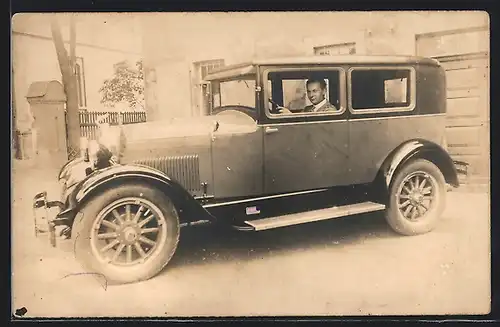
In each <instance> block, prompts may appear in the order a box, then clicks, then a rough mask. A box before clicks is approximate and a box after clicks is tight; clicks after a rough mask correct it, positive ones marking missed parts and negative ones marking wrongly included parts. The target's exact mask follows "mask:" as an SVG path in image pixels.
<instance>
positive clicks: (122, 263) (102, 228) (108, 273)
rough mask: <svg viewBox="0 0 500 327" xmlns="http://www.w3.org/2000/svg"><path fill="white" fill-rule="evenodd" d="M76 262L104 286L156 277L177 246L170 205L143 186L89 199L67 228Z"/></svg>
mask: <svg viewBox="0 0 500 327" xmlns="http://www.w3.org/2000/svg"><path fill="white" fill-rule="evenodd" d="M72 238H73V242H74V250H75V256H76V258H77V259H78V260H79V261H80V262H81V263H82V264H83V266H84V267H85V268H86V269H88V270H87V272H90V273H96V274H99V275H101V276H103V277H104V278H105V279H106V281H107V283H112V284H114V283H118V284H121V283H131V282H137V281H141V280H147V279H149V278H151V277H153V276H155V275H156V274H158V273H159V272H160V271H161V270H162V269H163V268H164V267H165V266H166V265H167V263H168V262H169V261H170V259H171V257H172V256H173V254H174V252H175V250H176V248H177V243H178V240H179V217H178V214H177V211H176V209H175V207H174V205H173V203H172V202H171V200H170V199H169V198H168V197H167V196H166V195H165V194H163V193H162V192H160V191H159V190H157V189H154V188H152V187H150V186H148V185H142V184H129V183H127V184H123V185H120V186H118V187H114V188H110V189H107V190H105V191H104V192H102V193H101V194H99V195H97V196H96V197H94V198H92V199H91V200H90V201H88V202H87V203H86V205H85V206H84V207H83V208H82V209H81V211H80V213H79V216H78V217H77V218H76V220H75V222H74V225H73V235H72Z"/></svg>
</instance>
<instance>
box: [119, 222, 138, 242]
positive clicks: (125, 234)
mask: <svg viewBox="0 0 500 327" xmlns="http://www.w3.org/2000/svg"><path fill="white" fill-rule="evenodd" d="M139 236H140V230H139V228H138V227H136V226H125V227H123V228H122V230H121V231H120V232H119V233H118V237H119V238H120V242H121V243H124V244H127V245H129V244H134V243H135V242H136V241H137V240H138V239H139Z"/></svg>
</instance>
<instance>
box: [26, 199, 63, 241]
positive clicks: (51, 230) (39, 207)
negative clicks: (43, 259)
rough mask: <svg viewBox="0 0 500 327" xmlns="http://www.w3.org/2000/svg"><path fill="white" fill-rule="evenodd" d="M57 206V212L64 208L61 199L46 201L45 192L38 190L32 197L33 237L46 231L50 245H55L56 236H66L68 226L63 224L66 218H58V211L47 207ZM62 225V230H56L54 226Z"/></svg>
mask: <svg viewBox="0 0 500 327" xmlns="http://www.w3.org/2000/svg"><path fill="white" fill-rule="evenodd" d="M54 207H57V208H59V211H58V213H59V212H61V211H62V210H63V208H64V204H63V203H62V202H61V201H48V200H47V192H45V191H44V192H40V193H38V194H37V195H35V197H34V198H33V219H34V221H33V223H34V228H35V237H38V235H39V234H43V233H47V234H48V235H49V240H50V243H51V245H52V246H54V247H55V246H56V238H57V237H61V236H67V233H68V232H69V227H68V226H65V223H66V219H65V218H59V217H58V213H56V214H53V213H52V212H49V209H51V208H54ZM58 226H62V230H58V231H56V227H58Z"/></svg>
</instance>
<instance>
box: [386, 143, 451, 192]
mask: <svg viewBox="0 0 500 327" xmlns="http://www.w3.org/2000/svg"><path fill="white" fill-rule="evenodd" d="M417 158H422V159H427V160H429V161H431V162H433V163H434V164H435V165H436V166H438V168H439V169H440V170H441V172H442V173H443V175H444V178H445V180H446V182H447V183H448V184H450V185H452V186H454V187H458V186H459V180H458V174H457V170H456V167H455V165H454V163H453V160H452V158H451V157H450V155H449V154H448V152H447V151H446V150H445V149H444V148H443V147H441V146H440V145H438V144H436V143H434V142H430V141H427V140H422V139H413V140H409V141H406V142H404V143H402V144H401V145H399V146H398V147H397V148H396V149H395V150H394V151H392V152H391V153H390V154H389V155H388V156H387V158H386V159H385V160H384V162H383V164H382V165H381V167H380V169H379V175H378V176H377V178H378V179H379V180H378V182H381V180H380V179H382V180H383V184H384V186H385V188H386V190H388V189H389V187H390V185H391V183H392V180H393V177H394V174H395V173H396V171H397V170H398V169H400V167H402V166H403V165H404V164H405V163H406V162H408V161H409V160H411V159H417Z"/></svg>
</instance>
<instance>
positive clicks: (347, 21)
mask: <svg viewBox="0 0 500 327" xmlns="http://www.w3.org/2000/svg"><path fill="white" fill-rule="evenodd" d="M144 18H147V19H145V20H144V22H143V31H144V38H143V45H144V55H145V56H146V57H148V58H151V61H152V65H153V66H155V65H157V66H158V67H161V68H160V69H159V71H158V72H157V81H158V85H157V86H158V88H159V92H160V93H161V94H162V96H161V99H159V103H158V105H159V107H160V108H161V109H160V111H165V110H167V112H165V113H164V114H163V117H165V118H168V117H170V116H172V115H174V116H175V115H187V114H190V113H192V112H197V109H194V110H193V109H192V108H191V109H189V110H188V111H187V112H184V113H182V112H181V111H175V110H172V109H166V108H170V107H171V106H175V107H179V106H178V104H179V103H183V104H186V103H187V101H188V100H187V99H190V101H191V107H196V106H197V104H198V103H197V101H199V99H197V97H196V96H193V95H192V93H193V92H201V91H200V89H199V86H197V85H196V80H195V79H193V78H192V75H193V74H194V73H195V72H194V71H193V69H194V67H193V63H194V62H197V61H203V60H210V59H224V60H225V63H226V64H228V65H229V64H232V63H237V62H244V61H248V60H251V59H255V58H265V57H279V56H300V55H311V54H314V50H313V49H314V47H317V46H322V45H329V44H340V43H352V42H354V43H356V54H401V55H414V54H416V52H415V51H416V50H415V48H416V43H415V40H416V35H417V34H420V33H428V32H434V31H440V30H447V29H456V28H464V27H471V26H484V25H488V24H489V17H488V15H487V14H486V13H483V12H467V13H466V12H398V13H388V12H373V13H370V12H357V13H352V12H351V13H347V12H322V13H314V12H305V13H298V12H289V13H272V12H268V13H230V14H228V13H210V14H207V13H189V14H185V13H159V14H151V15H147V16H144ZM159 30H161V33H158V31H159ZM160 57H162V58H160ZM165 57H168V58H169V59H165ZM157 63H158V64H157ZM183 70H184V72H183ZM186 74H190V75H191V78H190V79H188V78H186ZM180 76H182V78H181V77H180ZM171 87H174V88H175V92H173V91H172V89H171ZM167 94H169V95H168V96H167ZM190 94H191V96H190Z"/></svg>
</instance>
